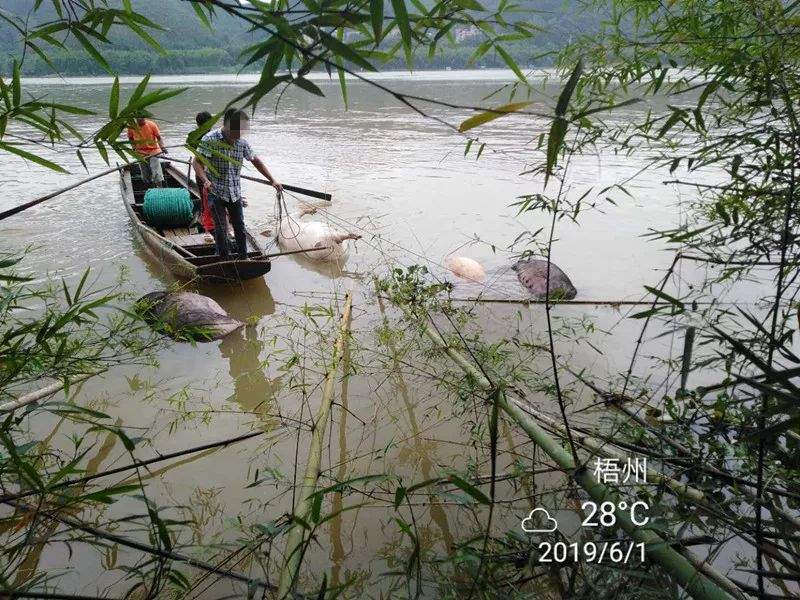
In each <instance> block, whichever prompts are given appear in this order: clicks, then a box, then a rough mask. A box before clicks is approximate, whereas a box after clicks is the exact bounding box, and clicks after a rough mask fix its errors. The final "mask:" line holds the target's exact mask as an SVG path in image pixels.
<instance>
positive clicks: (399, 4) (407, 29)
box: [392, 0, 411, 67]
mask: <svg viewBox="0 0 800 600" xmlns="http://www.w3.org/2000/svg"><path fill="white" fill-rule="evenodd" d="M392 8H393V9H394V20H395V22H396V23H397V27H398V29H399V30H400V38H401V39H402V40H403V48H404V49H405V52H406V62H410V60H409V59H410V57H411V25H410V24H409V20H408V11H407V10H406V3H405V0H392ZM410 66H411V65H410V64H409V67H410Z"/></svg>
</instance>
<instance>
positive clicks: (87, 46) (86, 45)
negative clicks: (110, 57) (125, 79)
mask: <svg viewBox="0 0 800 600" xmlns="http://www.w3.org/2000/svg"><path fill="white" fill-rule="evenodd" d="M72 35H74V36H75V39H76V40H78V42H79V43H80V45H81V46H83V49H84V50H86V53H87V54H89V56H91V57H92V58H93V59H94V60H95V62H96V63H97V64H98V65H100V66H101V67H103V69H105V70H106V71H108V73H109V74H111V75H113V74H114V70H113V69H112V68H111V65H109V64H108V61H106V59H105V58H103V55H102V54H100V53H99V52H98V51H97V48H95V47H94V46H93V45H92V43H91V42H90V41H89V40H88V39H87V38H86V36H85V35H83V33H81V32H80V31H78V30H77V29H73V30H72Z"/></svg>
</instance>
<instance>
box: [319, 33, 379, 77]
mask: <svg viewBox="0 0 800 600" xmlns="http://www.w3.org/2000/svg"><path fill="white" fill-rule="evenodd" d="M320 41H321V42H322V43H323V44H324V45H325V47H327V48H328V50H330V51H331V52H333V53H334V54H336V55H338V56H341V57H342V58H344V59H345V60H349V61H350V62H351V63H353V64H356V65H358V66H359V67H362V68H363V69H366V70H367V71H375V67H373V66H372V65H371V64H369V62H367V61H366V60H365V59H364V57H362V56H361V55H360V54H358V52H356V51H355V50H353V48H351V47H350V46H348V45H347V44H345V43H344V42H340V41H339V40H337V39H336V38H335V37H333V36H331V35H330V34H328V33H325V32H324V31H321V32H320Z"/></svg>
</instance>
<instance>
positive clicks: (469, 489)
mask: <svg viewBox="0 0 800 600" xmlns="http://www.w3.org/2000/svg"><path fill="white" fill-rule="evenodd" d="M450 481H451V482H452V483H453V484H454V485H455V486H456V487H458V488H460V489H461V490H463V491H464V492H466V493H467V494H469V495H470V496H472V497H473V498H474V499H475V500H477V501H478V502H480V503H481V504H487V505H488V504H491V503H492V502H491V500H489V498H488V497H487V496H486V494H484V493H483V492H482V491H480V490H479V489H478V488H476V487H475V486H474V485H472V484H471V483H469V482H468V481H464V480H463V479H461V478H460V477H459V476H458V475H450Z"/></svg>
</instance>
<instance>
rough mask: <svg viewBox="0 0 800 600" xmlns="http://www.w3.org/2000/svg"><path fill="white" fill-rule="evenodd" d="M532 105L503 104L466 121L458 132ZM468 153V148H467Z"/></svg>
mask: <svg viewBox="0 0 800 600" xmlns="http://www.w3.org/2000/svg"><path fill="white" fill-rule="evenodd" d="M531 104H533V103H532V102H513V103H511V104H504V105H503V106H498V107H497V108H495V109H493V110H491V111H487V112H483V113H479V114H477V115H475V116H472V117H470V118H469V119H466V120H465V121H463V122H462V123H461V125H459V126H458V130H459V131H460V132H462V133H463V132H464V131H468V130H470V129H473V128H474V127H478V126H479V125H483V124H485V123H488V122H489V121H494V120H495V119H499V118H500V117H504V116H506V115H508V114H511V113H515V112H517V111H520V110H522V109H523V108H525V107H526V106H530V105H531ZM467 151H469V148H467Z"/></svg>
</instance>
